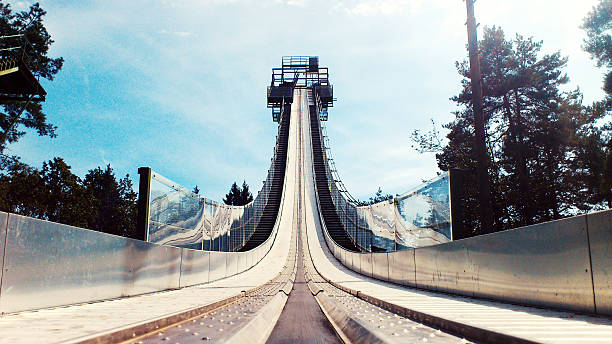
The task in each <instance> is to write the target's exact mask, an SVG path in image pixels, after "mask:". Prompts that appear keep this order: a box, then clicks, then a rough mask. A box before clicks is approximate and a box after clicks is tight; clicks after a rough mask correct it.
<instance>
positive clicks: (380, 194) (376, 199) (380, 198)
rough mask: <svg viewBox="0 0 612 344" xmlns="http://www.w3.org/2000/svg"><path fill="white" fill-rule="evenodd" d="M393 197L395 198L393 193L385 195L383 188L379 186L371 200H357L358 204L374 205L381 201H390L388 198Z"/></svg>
mask: <svg viewBox="0 0 612 344" xmlns="http://www.w3.org/2000/svg"><path fill="white" fill-rule="evenodd" d="M391 199H393V195H391V194H385V195H383V191H382V188H380V187H379V188H378V190H377V191H376V193H375V194H374V196H373V197H370V200H368V201H360V200H357V205H360V206H364V205H372V204H376V203H380V202H382V201H388V200H391Z"/></svg>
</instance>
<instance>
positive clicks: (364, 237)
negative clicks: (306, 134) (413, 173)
mask: <svg viewBox="0 0 612 344" xmlns="http://www.w3.org/2000/svg"><path fill="white" fill-rule="evenodd" d="M313 94H314V97H315V99H314V102H315V104H316V106H315V109H316V111H317V113H315V114H311V115H314V116H316V117H317V121H318V125H319V127H320V128H321V131H320V133H321V135H320V140H321V148H322V152H323V162H324V164H323V165H324V166H325V173H326V175H327V182H328V187H329V190H330V194H331V197H332V202H333V204H334V207H335V209H336V213H337V214H338V217H339V218H340V221H341V223H342V225H343V227H344V229H345V231H346V233H347V234H348V235H349V237H350V238H351V240H352V241H353V243H354V244H355V246H357V247H358V248H359V249H360V250H361V251H362V252H372V251H378V250H382V251H396V250H403V249H408V248H411V247H421V246H429V245H434V244H439V243H444V242H448V241H450V240H452V230H451V225H452V223H451V219H450V183H449V177H448V173H446V172H445V173H442V174H441V175H439V176H437V177H435V178H433V179H432V180H430V181H428V182H426V183H424V184H423V185H422V186H420V187H418V188H416V189H414V190H413V191H411V192H407V193H405V194H403V195H401V196H397V197H394V198H393V199H392V200H388V201H383V202H380V203H376V204H372V205H366V206H360V205H359V202H358V201H357V200H356V199H355V198H354V197H353V196H352V195H351V194H350V193H349V192H348V190H347V189H346V187H345V186H344V183H343V182H342V180H341V179H340V176H339V175H338V171H337V169H336V168H335V163H334V160H333V158H332V157H331V150H330V148H329V147H330V145H329V138H328V136H327V131H326V128H325V127H324V126H323V125H322V123H321V114H320V111H321V109H323V107H322V106H321V104H320V99H319V97H318V95H317V94H316V93H315V92H308V95H309V96H310V97H313ZM415 209H416V210H418V212H417V213H415V212H414V211H411V210H415Z"/></svg>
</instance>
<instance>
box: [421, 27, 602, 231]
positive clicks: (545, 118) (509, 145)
mask: <svg viewBox="0 0 612 344" xmlns="http://www.w3.org/2000/svg"><path fill="white" fill-rule="evenodd" d="M483 33H484V35H483V39H482V41H481V42H480V43H479V44H480V48H479V51H480V61H481V69H482V77H483V89H484V99H483V109H484V114H485V120H486V123H485V124H486V133H487V136H486V137H487V145H488V151H489V178H490V183H491V194H492V195H491V196H492V203H493V208H492V209H493V212H494V217H495V230H501V229H506V228H513V227H517V226H523V225H528V224H532V223H536V222H542V221H547V220H551V219H557V218H560V217H563V216H568V215H571V214H574V213H575V212H576V211H578V210H586V209H591V208H592V207H593V205H594V202H596V199H593V198H592V199H588V197H586V196H585V195H582V196H580V193H581V192H582V193H584V190H583V189H584V187H583V185H584V181H585V180H587V179H588V178H589V176H591V177H593V176H596V175H599V176H601V175H602V172H597V171H603V167H602V166H603V165H604V163H603V162H602V161H605V158H602V156H601V151H602V150H601V147H602V146H603V145H602V144H601V142H600V143H598V144H591V145H590V146H589V145H588V144H587V143H588V137H589V136H588V135H586V136H585V134H586V133H587V132H589V129H588V128H591V129H590V130H591V131H592V129H593V126H592V124H593V123H594V121H595V119H596V118H601V116H600V115H597V114H595V112H594V110H593V108H589V107H584V106H583V105H582V95H581V94H580V92H579V91H578V90H576V91H572V92H561V91H560V90H559V87H560V86H561V85H564V84H566V83H567V82H568V78H567V76H566V75H565V73H564V72H563V70H564V68H565V66H566V64H567V59H566V58H564V57H561V54H560V53H559V52H556V53H553V54H541V53H540V50H541V47H542V42H541V41H535V40H534V39H533V38H525V37H523V36H520V35H517V36H516V37H515V38H514V39H512V40H507V39H506V38H505V36H504V33H503V31H502V30H501V29H500V28H497V27H491V28H484V30H483ZM457 70H458V72H459V74H460V75H461V76H462V77H463V80H462V86H463V89H462V91H461V93H460V94H459V95H457V96H455V97H453V98H451V99H452V100H453V101H455V102H456V103H457V104H458V105H459V106H460V110H459V111H456V112H455V117H456V118H455V120H454V121H453V122H451V123H449V124H448V125H446V128H447V129H449V130H450V132H449V133H448V135H447V138H448V139H449V143H448V145H447V146H445V147H444V148H443V149H442V152H441V153H439V154H437V156H436V157H437V159H438V166H439V167H440V168H441V169H442V170H448V169H449V168H453V167H458V168H464V169H471V170H473V169H474V168H475V166H476V162H475V156H474V152H473V149H472V146H471V142H472V140H473V135H474V133H473V125H472V124H473V123H472V114H471V111H472V110H471V106H470V104H471V98H472V94H471V87H470V83H469V64H468V61H467V60H465V61H462V62H458V63H457ZM598 116H599V117H598ZM592 137H593V136H591V138H592ZM415 141H417V142H418V140H415ZM585 144H586V146H585ZM589 147H591V148H589ZM597 147H598V148H597ZM585 149H586V151H585ZM588 151H590V152H594V153H593V154H595V155H597V159H593V154H591V155H589V154H587V152H588ZM581 152H582V153H581ZM592 161H599V163H597V164H594V163H592ZM576 164H579V165H580V164H582V169H579V170H577V169H576V166H577V165H576ZM470 178H471V179H470ZM585 178H586V179H585ZM593 178H594V179H597V177H593ZM593 178H592V179H593ZM597 180H601V178H599V179H597ZM468 182H469V186H468V190H467V205H466V210H467V211H466V221H467V223H466V225H467V226H468V228H473V229H474V232H475V233H480V229H479V225H480V224H479V221H478V218H477V216H476V214H478V212H477V208H478V203H477V202H476V190H475V187H474V185H475V184H476V181H475V180H474V176H473V174H472V175H471V176H469V178H468ZM589 183H590V185H593V187H592V188H591V190H590V191H589V192H588V194H590V195H595V194H597V193H599V194H601V192H600V191H598V190H599V189H597V187H596V186H595V185H601V184H602V183H601V182H599V183H598V182H597V181H596V180H592V181H591V182H589ZM596 189H597V190H596ZM600 199H601V197H600Z"/></svg>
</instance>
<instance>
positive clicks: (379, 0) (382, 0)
mask: <svg viewBox="0 0 612 344" xmlns="http://www.w3.org/2000/svg"><path fill="white" fill-rule="evenodd" d="M423 3H424V0H353V1H347V2H339V3H337V4H336V5H335V6H334V7H333V8H334V9H335V10H342V11H344V12H346V13H348V14H350V15H356V16H371V15H379V14H383V15H395V14H402V13H405V12H413V13H414V12H416V11H418V10H419V8H420V7H421V5H422V4H423Z"/></svg>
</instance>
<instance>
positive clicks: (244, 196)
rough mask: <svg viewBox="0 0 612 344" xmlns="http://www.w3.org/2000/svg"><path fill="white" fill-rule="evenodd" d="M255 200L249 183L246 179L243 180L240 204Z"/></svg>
mask: <svg viewBox="0 0 612 344" xmlns="http://www.w3.org/2000/svg"><path fill="white" fill-rule="evenodd" d="M252 200H253V195H252V194H251V191H249V185H248V184H247V183H246V181H244V180H243V181H242V187H241V188H240V201H239V203H240V204H239V205H247V204H249V203H250V202H251V201H252Z"/></svg>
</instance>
